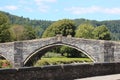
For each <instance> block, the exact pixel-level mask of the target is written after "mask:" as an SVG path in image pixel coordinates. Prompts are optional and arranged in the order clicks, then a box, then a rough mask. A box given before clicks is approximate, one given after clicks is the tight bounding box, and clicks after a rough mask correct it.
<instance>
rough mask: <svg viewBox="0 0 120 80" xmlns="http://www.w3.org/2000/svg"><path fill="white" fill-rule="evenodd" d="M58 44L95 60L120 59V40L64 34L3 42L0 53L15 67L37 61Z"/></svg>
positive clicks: (111, 60) (115, 60)
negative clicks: (64, 35) (75, 36)
mask: <svg viewBox="0 0 120 80" xmlns="http://www.w3.org/2000/svg"><path fill="white" fill-rule="evenodd" d="M58 45H67V46H69V47H72V48H75V49H77V50H79V51H81V52H83V53H84V54H86V55H87V56H88V57H90V58H91V59H92V60H93V61H94V62H119V61H120V42H115V41H104V40H92V39H81V38H74V37H63V36H56V37H50V38H41V39H35V40H26V41H17V42H9V43H1V44H0V55H1V56H3V57H5V58H6V60H8V61H10V62H11V63H12V64H13V65H14V67H22V66H25V65H29V64H31V62H32V61H37V60H38V59H39V58H40V57H41V56H43V55H44V53H45V52H46V51H47V50H48V49H51V48H52V47H55V46H58Z"/></svg>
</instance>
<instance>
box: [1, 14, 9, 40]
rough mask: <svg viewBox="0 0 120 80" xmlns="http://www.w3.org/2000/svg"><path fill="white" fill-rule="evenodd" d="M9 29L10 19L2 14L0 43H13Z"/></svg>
mask: <svg viewBox="0 0 120 80" xmlns="http://www.w3.org/2000/svg"><path fill="white" fill-rule="evenodd" d="M9 28H10V26H9V19H8V17H7V16H6V15H4V14H2V13H0V42H8V41H11V34H10V31H9Z"/></svg>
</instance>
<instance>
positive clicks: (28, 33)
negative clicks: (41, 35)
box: [23, 27, 37, 40]
mask: <svg viewBox="0 0 120 80" xmlns="http://www.w3.org/2000/svg"><path fill="white" fill-rule="evenodd" d="M35 38H37V29H35V28H33V27H25V31H24V36H23V39H25V40H31V39H35Z"/></svg>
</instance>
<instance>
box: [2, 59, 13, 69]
mask: <svg viewBox="0 0 120 80" xmlns="http://www.w3.org/2000/svg"><path fill="white" fill-rule="evenodd" d="M11 67H12V65H11V64H10V62H8V61H7V60H0V68H11Z"/></svg>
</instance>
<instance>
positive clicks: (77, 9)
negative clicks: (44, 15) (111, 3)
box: [64, 6, 120, 14]
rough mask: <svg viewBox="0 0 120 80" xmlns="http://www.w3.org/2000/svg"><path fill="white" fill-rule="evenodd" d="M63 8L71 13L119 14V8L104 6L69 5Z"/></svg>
mask: <svg viewBox="0 0 120 80" xmlns="http://www.w3.org/2000/svg"><path fill="white" fill-rule="evenodd" d="M64 10H65V11H68V12H71V13H72V14H88V13H106V14H120V8H104V7H99V6H91V7H71V8H65V9H64Z"/></svg>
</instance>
